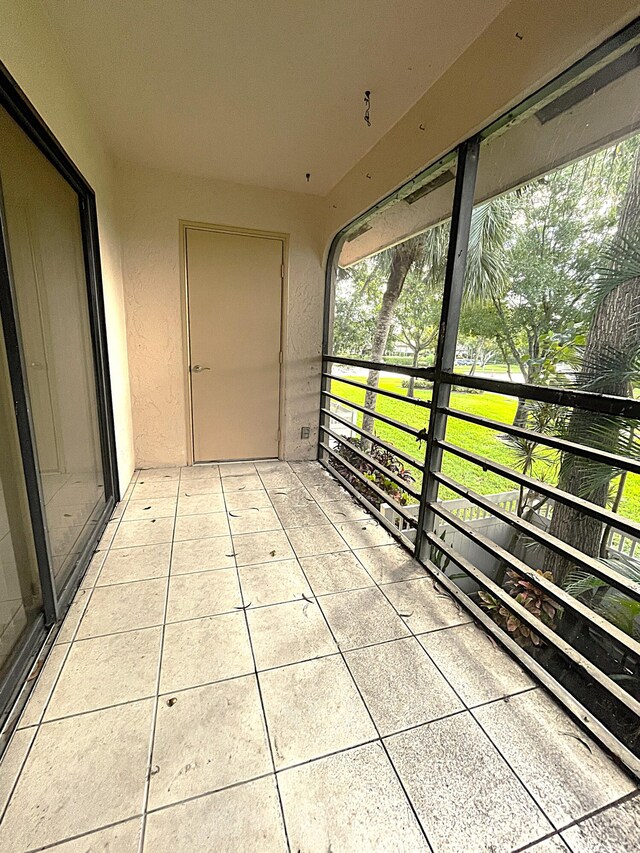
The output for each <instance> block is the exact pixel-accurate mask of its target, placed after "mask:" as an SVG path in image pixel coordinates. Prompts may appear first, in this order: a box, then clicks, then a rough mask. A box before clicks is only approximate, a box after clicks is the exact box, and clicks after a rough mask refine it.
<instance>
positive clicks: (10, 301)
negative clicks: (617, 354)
mask: <svg viewBox="0 0 640 853" xmlns="http://www.w3.org/2000/svg"><path fill="white" fill-rule="evenodd" d="M0 106H2V107H3V108H4V109H5V110H6V111H7V113H8V114H9V115H10V116H11V118H12V119H13V120H14V121H15V122H16V124H17V125H18V126H19V127H20V128H21V129H22V130H23V131H24V133H25V134H26V135H27V137H28V138H29V139H30V140H31V141H32V142H33V143H34V144H35V146H36V147H37V148H38V150H39V151H40V152H41V153H42V154H43V155H44V156H45V157H46V158H47V160H48V161H49V162H50V163H51V164H52V165H53V166H54V168H55V169H56V170H57V171H58V172H59V174H60V175H61V176H62V177H63V178H64V179H65V180H66V182H67V183H68V184H69V186H70V187H71V188H72V189H73V190H74V191H75V193H76V194H77V196H78V212H79V218H80V227H81V239H82V249H83V256H84V269H85V280H86V285H87V306H88V320H89V329H90V336H91V346H92V357H93V368H94V375H95V382H96V385H95V392H96V402H97V416H98V429H99V435H100V447H101V456H102V466H103V474H104V494H105V506H104V509H103V511H102V512H101V514H100V516H99V518H98V519H97V521H96V524H95V527H94V532H93V535H92V536H91V538H90V540H89V541H88V542H87V543H86V545H85V547H84V548H83V550H82V552H81V553H80V555H79V557H78V560H77V562H76V564H75V566H74V568H73V570H72V571H71V573H70V574H69V575H68V577H67V578H66V580H65V582H64V585H63V587H62V589H60V590H58V591H56V587H55V583H54V576H53V566H52V561H51V559H50V555H49V551H48V545H47V535H46V526H45V520H44V512H43V506H44V503H43V499H42V488H41V482H40V475H39V470H38V465H37V453H36V448H35V442H34V431H33V424H32V418H31V410H30V403H29V393H28V388H27V384H26V373H25V369H24V357H23V352H22V346H21V342H20V332H19V323H18V318H17V312H16V301H15V292H14V285H13V281H12V274H11V263H10V255H9V249H8V246H9V241H8V233H7V228H6V219H5V212H4V206H3V204H2V197H1V192H0V331H1V332H3V333H4V338H5V346H6V352H7V360H8V363H9V377H10V382H11V392H12V395H13V401H14V410H15V417H16V425H17V431H18V438H19V445H20V453H21V457H22V468H23V471H24V479H25V484H26V490H27V499H28V506H29V515H30V522H31V527H32V532H33V540H34V545H35V552H36V560H37V566H38V573H39V578H40V584H41V588H42V602H43V603H42V612H41V614H40V615H39V617H38V618H37V619H36V620H35V621H34V622H33V624H32V625H31V626H30V627H29V628H28V629H27V631H26V633H25V636H24V637H23V638H22V641H21V642H20V643H19V645H18V647H17V648H16V649H14V651H13V652H12V655H11V658H10V661H9V663H8V665H7V668H6V674H5V677H4V678H3V680H2V682H0V754H1V752H2V749H3V747H4V746H5V745H6V743H7V742H8V739H9V737H10V735H11V731H12V729H13V726H14V723H15V722H16V721H17V718H18V715H19V711H20V709H21V708H22V706H23V705H24V702H25V701H26V698H27V697H26V695H25V691H23V690H22V688H23V686H24V683H25V680H26V677H27V675H28V673H29V671H30V669H31V667H32V666H33V664H34V661H35V660H36V658H37V657H38V654H39V653H40V652H41V651H42V649H43V647H44V645H45V643H48V642H50V638H51V634H52V631H51V629H52V628H54V627H55V626H57V625H59V624H60V623H61V620H62V619H63V617H64V615H65V613H66V611H67V610H68V608H69V606H70V604H71V601H72V600H73V596H74V595H75V593H76V590H77V589H78V587H79V586H80V583H81V581H82V577H83V575H84V573H85V572H86V570H87V567H88V565H89V562H90V560H91V557H92V555H93V553H94V552H95V549H96V546H97V544H98V542H99V540H100V537H101V536H102V534H103V532H104V529H105V527H106V525H107V523H108V521H109V519H110V518H111V515H112V513H113V509H114V507H115V505H116V503H117V502H118V501H119V500H120V488H119V480H118V463H117V454H116V437H115V425H114V419H113V406H112V393H111V378H110V371H109V353H108V345H107V328H106V319H105V307H104V295H103V281H102V269H101V263H100V243H99V236H98V216H97V205H96V196H95V192H94V190H93V188H92V187H91V185H90V184H89V183H88V181H87V180H86V179H85V177H84V175H83V174H82V172H81V171H80V169H78V167H77V166H76V164H75V163H74V162H73V160H72V159H71V157H70V156H69V155H68V154H67V152H66V151H65V149H64V147H63V146H62V145H61V143H60V142H59V141H58V139H57V138H56V136H55V134H54V133H53V132H52V130H51V129H50V128H49V127H48V125H47V124H46V122H45V121H44V120H43V118H42V117H41V116H40V115H39V113H38V112H37V110H36V109H35V107H34V106H33V104H32V103H31V102H30V100H29V99H28V97H27V95H26V94H25V92H24V91H23V90H22V89H21V87H20V86H19V85H18V83H17V82H16V80H15V79H14V78H13V76H12V75H11V73H10V72H9V71H8V69H7V68H6V67H5V65H4V64H2V63H1V62H0ZM0 190H1V187H0ZM16 702H17V704H16Z"/></svg>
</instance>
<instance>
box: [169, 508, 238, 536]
mask: <svg viewBox="0 0 640 853" xmlns="http://www.w3.org/2000/svg"><path fill="white" fill-rule="evenodd" d="M228 535H229V522H228V521H227V514H226V513H225V512H209V513H201V514H199V515H179V516H178V518H176V530H175V535H174V540H175V541H176V542H180V541H184V540H187V539H209V538H211V537H212V536H228Z"/></svg>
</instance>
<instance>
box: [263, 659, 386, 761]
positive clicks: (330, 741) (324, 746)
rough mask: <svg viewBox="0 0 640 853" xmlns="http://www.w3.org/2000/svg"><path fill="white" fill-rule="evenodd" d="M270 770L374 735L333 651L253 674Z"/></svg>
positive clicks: (365, 714)
mask: <svg viewBox="0 0 640 853" xmlns="http://www.w3.org/2000/svg"><path fill="white" fill-rule="evenodd" d="M259 679H260V687H261V689H262V698H263V701H264V708H265V713H266V716H267V724H268V726H269V737H270V738H271V745H272V747H273V754H274V760H275V765H276V770H280V769H282V768H284V767H290V766H291V765H293V764H299V763H301V762H302V761H309V760H311V759H312V758H319V757H320V756H321V755H328V754H329V753H330V752H337V751H338V750H340V749H346V748H347V747H350V746H356V745H357V744H361V743H364V742H365V741H369V740H374V739H375V738H377V733H376V730H375V727H374V725H373V723H372V722H371V718H370V717H369V714H368V713H367V709H366V707H365V705H364V703H363V702H362V699H361V698H360V696H359V695H358V691H357V690H356V687H355V685H354V683H353V680H352V678H351V676H350V675H349V670H348V669H347V667H346V666H345V664H344V661H343V660H342V658H341V657H340V656H339V655H334V656H333V657H327V658H321V659H320V660H314V661H307V662H306V663H298V664H295V665H294V666H285V667H282V668H281V669H272V670H269V672H262V673H260V676H259Z"/></svg>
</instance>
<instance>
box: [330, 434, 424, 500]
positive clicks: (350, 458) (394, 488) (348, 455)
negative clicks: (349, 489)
mask: <svg viewBox="0 0 640 853" xmlns="http://www.w3.org/2000/svg"><path fill="white" fill-rule="evenodd" d="M368 444H369V442H368V441H367V440H366V439H361V438H348V439H346V440H345V443H344V444H341V445H340V446H339V448H338V449H337V452H338V453H339V454H340V456H341V457H342V458H343V459H344V460H345V462H348V463H349V464H350V465H351V466H352V467H353V468H357V469H358V471H360V472H361V473H362V474H363V476H364V477H365V478H366V479H367V480H369V481H371V482H372V483H375V484H376V486H378V488H379V489H382V491H383V492H385V493H386V494H388V495H389V497H390V498H391V499H392V500H394V501H395V502H396V503H398V504H401V505H402V506H405V505H406V504H408V503H409V502H410V500H411V497H410V495H408V494H407V493H406V492H405V491H403V490H402V489H401V488H400V487H399V486H398V484H397V483H395V482H394V481H393V480H391V479H390V478H389V477H385V476H384V474H382V473H381V472H380V471H378V469H377V468H375V467H374V466H373V465H372V464H371V463H370V462H367V461H366V460H365V459H363V458H362V457H361V456H359V455H358V454H357V453H356V452H355V450H353V449H351V447H350V445H351V446H352V447H355V448H357V449H358V450H362V451H366V453H368V455H369V456H371V457H372V458H373V459H375V461H376V462H378V463H379V464H380V465H382V467H383V468H386V469H387V470H388V471H390V472H391V473H393V474H396V475H397V476H398V478H399V479H401V480H404V481H405V482H406V483H412V482H413V481H414V479H415V478H414V476H413V474H412V473H411V472H410V471H409V469H408V468H405V466H404V465H403V464H402V463H401V462H400V460H399V459H397V457H395V456H394V455H393V454H392V453H391V452H390V451H388V450H386V449H385V448H384V447H379V446H378V445H377V444H374V445H372V446H371V447H368ZM331 465H332V466H333V467H334V468H335V469H336V471H337V472H338V473H339V474H341V475H342V476H343V477H344V478H345V480H347V481H348V482H349V483H351V485H352V486H353V487H354V488H355V489H357V490H358V491H359V492H360V494H361V495H362V496H363V497H365V498H366V499H367V500H368V501H369V502H370V503H372V504H373V505H374V506H375V507H377V508H378V509H380V506H381V504H382V500H381V499H380V496H379V495H378V494H377V492H375V491H374V490H373V489H370V488H368V487H367V486H366V484H364V483H363V482H362V481H361V480H360V479H359V478H358V477H356V475H355V474H353V473H352V472H351V471H350V470H349V469H348V468H347V467H346V465H342V464H341V463H340V461H339V460H338V459H335V458H334V457H331Z"/></svg>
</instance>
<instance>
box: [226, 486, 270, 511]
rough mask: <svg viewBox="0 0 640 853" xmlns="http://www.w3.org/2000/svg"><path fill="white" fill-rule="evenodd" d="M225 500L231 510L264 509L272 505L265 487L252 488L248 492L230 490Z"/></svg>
mask: <svg viewBox="0 0 640 853" xmlns="http://www.w3.org/2000/svg"><path fill="white" fill-rule="evenodd" d="M224 501H225V504H226V506H227V510H228V511H229V512H236V511H237V510H242V509H263V508H265V507H271V501H270V500H269V495H268V494H267V493H266V492H265V490H264V489H252V490H251V491H248V492H228V493H227V494H226V495H225V496H224Z"/></svg>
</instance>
